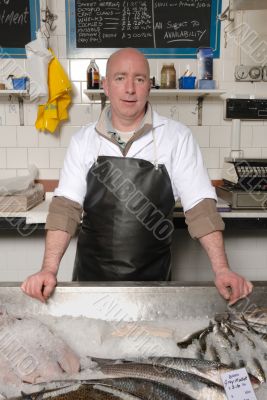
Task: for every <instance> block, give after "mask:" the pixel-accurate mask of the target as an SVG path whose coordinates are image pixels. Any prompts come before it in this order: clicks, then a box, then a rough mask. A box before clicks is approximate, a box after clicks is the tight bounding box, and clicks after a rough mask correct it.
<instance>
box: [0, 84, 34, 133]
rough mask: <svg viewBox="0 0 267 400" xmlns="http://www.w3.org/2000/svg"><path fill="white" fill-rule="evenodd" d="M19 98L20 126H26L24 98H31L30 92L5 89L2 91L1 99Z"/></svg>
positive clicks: (0, 92) (0, 93) (0, 91)
mask: <svg viewBox="0 0 267 400" xmlns="http://www.w3.org/2000/svg"><path fill="white" fill-rule="evenodd" d="M12 96H14V97H17V98H18V102H19V121H20V126H23V125H24V111H23V98H29V92H28V90H14V89H5V90H0V97H12Z"/></svg>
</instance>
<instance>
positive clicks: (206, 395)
mask: <svg viewBox="0 0 267 400" xmlns="http://www.w3.org/2000/svg"><path fill="white" fill-rule="evenodd" d="M100 370H101V372H103V373H104V374H105V375H108V376H112V377H113V378H116V377H128V378H145V379H150V380H154V381H157V382H161V383H164V384H166V385H169V386H171V387H174V388H176V389H179V390H180V391H182V392H184V393H186V394H188V395H189V396H191V397H193V398H195V399H196V400H207V399H209V400H213V399H214V400H225V399H226V397H225V394H224V390H223V388H222V387H221V386H220V385H218V384H216V383H214V382H211V381H210V380H208V379H205V378H203V377H201V376H197V375H195V374H191V373H189V372H184V371H179V370H176V369H173V368H167V369H166V367H165V366H163V365H158V366H157V368H154V367H153V366H152V365H149V364H144V363H134V362H129V363H121V364H109V365H101V366H100Z"/></svg>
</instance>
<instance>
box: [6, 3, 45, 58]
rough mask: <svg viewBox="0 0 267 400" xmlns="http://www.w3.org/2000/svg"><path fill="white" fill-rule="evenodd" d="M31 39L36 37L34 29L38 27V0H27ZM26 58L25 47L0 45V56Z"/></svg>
mask: <svg viewBox="0 0 267 400" xmlns="http://www.w3.org/2000/svg"><path fill="white" fill-rule="evenodd" d="M29 5H30V23H31V40H34V39H36V31H37V30H38V29H39V27H40V3H39V0H29ZM18 34H19V32H18ZM9 57H11V58H26V52H25V47H22V48H17V47H1V48H0V58H9Z"/></svg>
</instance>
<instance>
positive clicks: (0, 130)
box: [0, 126, 17, 147]
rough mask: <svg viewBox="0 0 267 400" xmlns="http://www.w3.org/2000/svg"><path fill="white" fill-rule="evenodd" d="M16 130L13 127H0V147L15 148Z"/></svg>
mask: <svg viewBox="0 0 267 400" xmlns="http://www.w3.org/2000/svg"><path fill="white" fill-rule="evenodd" d="M16 145H17V128H16V127H15V126H8V127H7V126H0V147H16Z"/></svg>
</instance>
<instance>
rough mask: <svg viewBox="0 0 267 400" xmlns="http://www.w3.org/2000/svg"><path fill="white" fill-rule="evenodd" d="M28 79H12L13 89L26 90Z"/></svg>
mask: <svg viewBox="0 0 267 400" xmlns="http://www.w3.org/2000/svg"><path fill="white" fill-rule="evenodd" d="M28 80H29V78H27V77H21V78H12V85H13V89H15V90H26V89H27V84H28Z"/></svg>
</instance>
